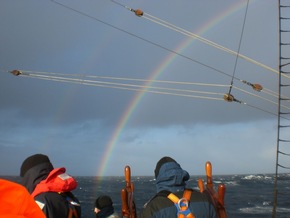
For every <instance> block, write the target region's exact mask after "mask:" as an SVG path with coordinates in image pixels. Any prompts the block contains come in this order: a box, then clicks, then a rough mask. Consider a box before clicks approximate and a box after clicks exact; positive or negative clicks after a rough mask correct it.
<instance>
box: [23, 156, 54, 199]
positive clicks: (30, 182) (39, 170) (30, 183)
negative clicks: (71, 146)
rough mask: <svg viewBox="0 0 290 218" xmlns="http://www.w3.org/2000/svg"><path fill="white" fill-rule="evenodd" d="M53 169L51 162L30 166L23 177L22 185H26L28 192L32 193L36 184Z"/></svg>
mask: <svg viewBox="0 0 290 218" xmlns="http://www.w3.org/2000/svg"><path fill="white" fill-rule="evenodd" d="M52 170H53V166H52V164H51V163H49V162H46V163H41V164H38V165H36V166H34V167H32V168H30V169H29V170H28V171H27V172H26V173H25V174H24V176H23V178H22V182H21V183H22V185H24V186H25V187H26V189H27V190H28V192H29V193H30V194H31V193H32V192H33V190H34V189H35V186H36V185H37V184H38V183H39V182H40V181H41V180H44V179H45V178H46V177H47V176H48V174H49V173H50V172H51V171H52Z"/></svg>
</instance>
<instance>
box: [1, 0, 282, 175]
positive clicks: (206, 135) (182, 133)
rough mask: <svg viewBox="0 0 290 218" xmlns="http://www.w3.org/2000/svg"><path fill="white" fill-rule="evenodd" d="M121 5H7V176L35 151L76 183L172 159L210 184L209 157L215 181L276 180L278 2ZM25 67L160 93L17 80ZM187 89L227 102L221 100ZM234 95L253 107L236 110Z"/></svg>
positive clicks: (147, 0) (86, 0) (163, 0)
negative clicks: (262, 176) (225, 177)
mask: <svg viewBox="0 0 290 218" xmlns="http://www.w3.org/2000/svg"><path fill="white" fill-rule="evenodd" d="M116 2H117V3H116ZM116 2H113V1H109V0H97V1H91V0H82V1H81V3H80V1H77V0H70V1H67V0H57V1H49V0H44V1H39V0H26V1H21V0H2V1H1V7H0V26H1V32H0V41H1V43H0V51H1V52H0V60H1V62H0V102H1V103H0V121H1V122H0V174H1V175H18V174H19V168H20V166H21V163H22V161H23V160H24V159H25V158H26V157H28V156H29V155H32V154H35V153H43V154H47V155H48V156H49V157H50V159H51V161H52V163H53V165H54V167H62V166H65V167H66V168H67V172H68V173H69V174H73V175H89V176H96V175H98V176H101V175H105V176H107V175H123V169H124V167H125V166H126V165H130V166H131V169H132V175H153V172H154V168H155V165H156V162H157V161H158V160H159V159H160V158H161V157H163V156H165V155H168V156H171V157H173V158H174V159H176V160H177V161H178V162H179V163H180V164H181V166H182V167H183V168H185V169H186V170H188V171H189V173H190V174H192V175H200V174H202V175H203V174H204V164H205V162H206V161H208V160H209V161H211V162H212V164H213V173H214V174H241V173H243V174H252V173H274V172H275V161H276V159H275V158H276V140H277V116H276V115H275V114H277V104H276V103H277V102H278V100H277V96H275V95H269V90H271V91H272V92H273V93H277V92H278V75H277V74H276V73H275V72H274V71H277V70H278V68H277V66H278V60H279V59H278V57H279V56H278V19H277V18H278V8H277V4H278V2H277V1H273V0H250V1H249V5H248V10H247V16H246V17H245V14H246V8H247V1H246V0H220V1H212V0H193V1H175V0H159V1H155V0H126V1H124V0H118V1H117V0H116ZM122 5H125V6H129V7H130V8H133V9H138V8H140V9H142V10H143V12H144V16H143V17H137V16H135V14H134V13H133V12H131V11H130V10H127V9H126V8H125V7H123V6H122ZM146 18H154V19H155V20H154V19H153V20H152V19H151V20H149V19H146ZM156 19H157V20H158V19H159V21H160V19H161V20H163V21H166V22H168V24H172V25H174V27H176V29H175V28H169V27H168V26H169V25H167V26H162V25H160V24H159V23H157V22H156ZM244 21H245V22H244ZM243 24H244V25H243ZM177 28H179V29H178V31H177ZM181 30H182V31H181ZM184 30H186V31H187V32H186V31H184ZM185 33H187V34H185ZM190 33H193V34H196V35H198V36H200V37H202V39H206V40H208V41H209V42H214V43H216V44H215V45H220V46H222V47H223V48H226V49H225V50H221V49H220V48H221V47H217V46H213V45H209V44H207V43H205V42H204V41H201V40H198V39H196V38H193V37H192V36H191V35H190ZM229 51H234V52H235V53H239V54H242V55H244V56H246V57H248V58H249V59H248V60H245V59H244V58H238V59H237V55H235V53H234V54H233V53H230V52H229ZM253 60H254V61H256V62H255V63H262V64H264V65H265V66H267V67H265V66H264V65H263V66H261V65H259V64H255V63H253ZM15 69H17V70H21V71H23V72H30V73H33V74H39V73H40V72H46V73H57V74H55V75H59V74H65V75H67V76H70V75H72V74H78V75H81V78H82V79H87V80H90V79H92V78H94V77H87V76H102V77H112V78H130V79H139V80H142V81H141V82H138V83H137V82H136V81H134V80H132V81H131V82H128V81H123V80H113V82H115V83H126V84H128V83H130V84H133V85H135V86H136V84H138V85H142V86H151V87H153V86H154V87H157V88H159V89H154V91H152V90H153V89H152V90H151V89H150V90H151V92H146V90H145V91H144V92H140V91H134V90H127V89H116V88H112V87H99V86H95V85H90V86H88V85H86V84H85V82H83V83H82V84H76V83H70V82H58V81H53V80H41V79H35V78H32V77H24V76H13V75H12V74H10V73H8V71H12V70H15ZM271 69H272V70H271ZM99 79H100V80H101V78H99ZM145 80H160V81H172V82H189V83H202V84H203V85H195V84H191V85H182V84H170V83H166V82H163V83H158V82H156V81H155V82H148V81H145ZM241 80H246V81H248V82H250V83H252V84H255V83H258V84H261V85H262V86H263V87H264V89H263V91H262V92H257V91H255V90H253V89H252V87H251V86H248V85H246V84H245V83H243V82H241ZM110 82H112V81H110ZM231 82H233V88H232V89H230V88H229V85H230V84H231ZM210 84H221V85H224V86H211V85H210ZM135 86H133V87H134V89H140V88H136V87H135ZM126 87H127V88H128V86H126ZM131 88H132V87H131ZM161 88H163V89H161ZM165 88H166V89H165ZM176 89H178V90H193V91H196V90H198V91H203V92H211V93H218V94H217V95H214V99H209V98H205V96H207V95H206V94H204V93H195V92H182V94H181V91H179V92H177V91H176ZM148 90H149V89H147V91H148ZM174 90H175V91H174ZM229 91H230V92H231V94H232V95H233V96H234V97H235V98H236V99H237V100H239V101H242V103H241V104H240V103H237V102H226V101H224V100H223V94H225V93H228V92H229ZM266 91H268V92H266ZM157 92H158V93H157ZM165 93H166V94H165ZM196 95H198V96H201V97H200V98H197V97H194V96H196ZM245 103H246V104H245Z"/></svg>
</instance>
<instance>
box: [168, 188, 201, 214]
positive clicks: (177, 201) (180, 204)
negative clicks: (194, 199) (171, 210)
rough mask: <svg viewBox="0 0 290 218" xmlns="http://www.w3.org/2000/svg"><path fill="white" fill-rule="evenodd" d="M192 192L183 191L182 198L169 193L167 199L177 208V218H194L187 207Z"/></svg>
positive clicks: (188, 190)
mask: <svg viewBox="0 0 290 218" xmlns="http://www.w3.org/2000/svg"><path fill="white" fill-rule="evenodd" d="M191 193H192V190H190V189H185V190H184V192H183V197H182V198H178V197H177V196H176V195H175V194H173V193H170V194H169V195H167V198H168V199H170V200H171V201H172V202H173V203H174V205H175V206H176V208H177V217H178V218H195V216H194V215H193V213H192V212H191V211H190V209H189V207H188V205H189V202H190V196H191Z"/></svg>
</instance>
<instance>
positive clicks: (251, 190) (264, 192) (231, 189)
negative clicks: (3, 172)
mask: <svg viewBox="0 0 290 218" xmlns="http://www.w3.org/2000/svg"><path fill="white" fill-rule="evenodd" d="M1 178H5V179H8V180H11V181H15V182H18V183H20V178H19V177H14V176H5V177H3V176H2V177H1ZM75 178H76V179H77V181H78V187H77V189H76V190H74V191H73V193H74V194H75V196H77V197H78V199H79V200H80V202H81V207H82V217H83V218H93V217H95V214H94V211H93V209H94V201H95V199H96V198H97V197H98V196H99V195H103V194H106V195H109V196H111V198H112V199H113V202H114V207H115V211H116V212H118V213H120V214H121V207H122V204H121V189H123V188H124V187H125V185H126V184H125V178H124V177H122V176H120V177H116V176H113V177H90V176H85V177H84V176H80V177H75ZM200 178H201V179H203V180H204V181H205V180H206V179H205V178H203V177H202V176H191V177H190V180H189V181H188V183H187V187H188V188H193V189H198V186H197V181H198V179H200ZM274 178H275V177H274V175H272V174H256V175H224V176H214V179H213V182H214V187H215V188H216V187H217V186H218V184H221V183H223V184H225V186H226V194H225V199H224V200H225V207H226V210H227V214H228V217H233V218H247V217H248V218H260V217H263V218H267V217H269V218H270V217H272V210H273V202H274V194H273V193H274ZM280 178H282V182H279V185H278V191H279V190H289V191H290V174H284V175H283V176H280ZM131 182H133V183H134V200H135V204H136V207H137V211H139V210H140V209H141V208H142V206H143V205H144V204H145V203H146V202H147V201H148V200H149V199H150V198H151V197H152V196H154V194H155V193H156V189H155V179H154V177H150V176H138V177H136V176H135V177H132V178H131ZM283 192H284V191H283ZM289 193H290V192H288V194H286V192H285V193H284V195H282V197H281V196H280V194H279V195H278V196H279V198H278V202H277V207H276V217H277V218H290V194H289ZM282 194H283V193H282Z"/></svg>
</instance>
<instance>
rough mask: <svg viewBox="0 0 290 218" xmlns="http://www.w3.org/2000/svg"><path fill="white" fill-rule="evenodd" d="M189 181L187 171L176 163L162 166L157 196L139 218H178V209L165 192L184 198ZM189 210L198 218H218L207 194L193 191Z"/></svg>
mask: <svg viewBox="0 0 290 218" xmlns="http://www.w3.org/2000/svg"><path fill="white" fill-rule="evenodd" d="M188 179H189V174H188V172H187V171H185V170H183V169H182V168H181V167H180V165H179V164H178V163H176V162H168V163H165V164H163V165H162V166H161V168H160V170H159V174H158V176H157V178H156V188H157V192H158V193H157V194H156V195H155V196H154V197H153V198H152V199H151V200H150V201H149V202H148V203H146V204H145V205H144V208H143V209H142V210H141V211H140V213H139V214H138V216H137V217H138V218H151V217H152V218H176V217H177V208H176V207H175V205H174V203H173V202H172V201H171V200H170V199H168V198H167V197H166V196H164V194H163V192H164V191H167V192H168V191H169V192H172V193H174V194H175V195H176V196H177V197H179V198H181V197H182V196H183V191H184V189H185V187H186V181H187V180H188ZM189 208H190V210H191V212H192V213H193V214H194V216H195V217H196V218H216V217H217V214H216V210H215V208H214V206H213V204H212V203H211V201H210V200H209V198H208V196H207V195H206V194H203V193H200V192H199V191H195V190H193V192H192V194H191V198H190V202H189Z"/></svg>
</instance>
